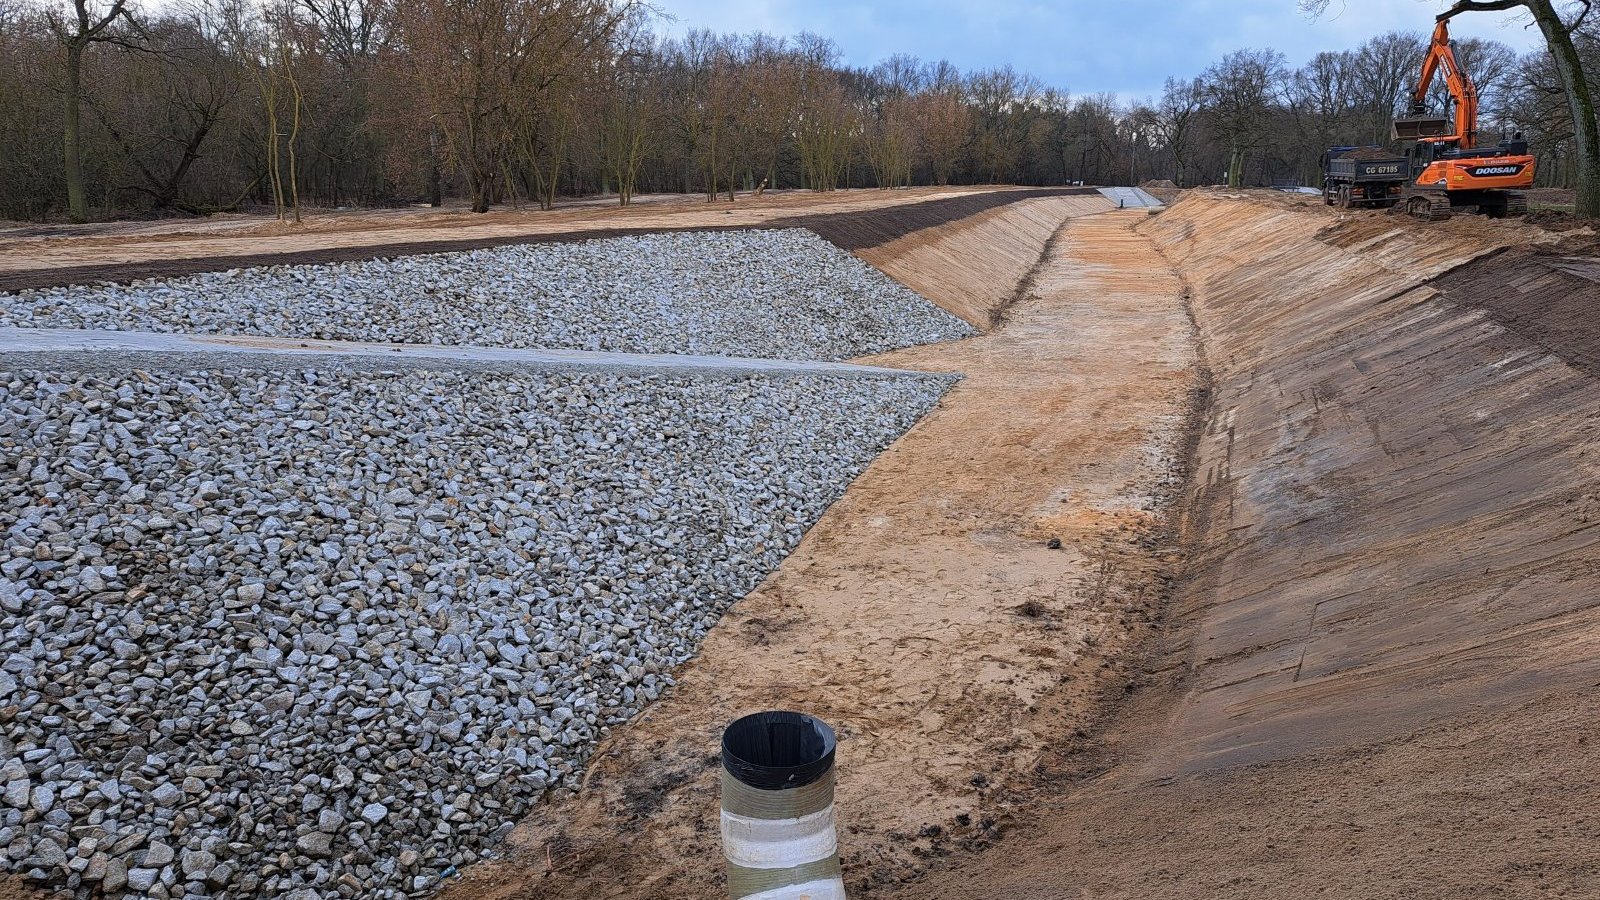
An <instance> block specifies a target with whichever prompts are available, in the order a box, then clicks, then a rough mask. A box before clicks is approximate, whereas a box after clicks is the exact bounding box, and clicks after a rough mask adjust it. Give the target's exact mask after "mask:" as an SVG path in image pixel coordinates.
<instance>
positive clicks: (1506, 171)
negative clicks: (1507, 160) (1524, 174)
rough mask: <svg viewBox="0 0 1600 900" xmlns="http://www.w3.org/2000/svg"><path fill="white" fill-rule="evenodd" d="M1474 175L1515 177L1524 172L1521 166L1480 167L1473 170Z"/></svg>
mask: <svg viewBox="0 0 1600 900" xmlns="http://www.w3.org/2000/svg"><path fill="white" fill-rule="evenodd" d="M1471 171H1472V174H1473V175H1476V176H1479V177H1482V176H1485V175H1515V174H1517V173H1518V172H1521V171H1522V167H1521V166H1478V167H1476V168H1474V169H1472V170H1471Z"/></svg>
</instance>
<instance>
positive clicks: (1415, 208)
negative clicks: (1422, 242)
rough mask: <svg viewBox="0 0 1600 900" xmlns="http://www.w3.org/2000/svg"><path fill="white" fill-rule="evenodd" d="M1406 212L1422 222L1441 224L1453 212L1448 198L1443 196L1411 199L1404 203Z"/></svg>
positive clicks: (1425, 196)
mask: <svg viewBox="0 0 1600 900" xmlns="http://www.w3.org/2000/svg"><path fill="white" fill-rule="evenodd" d="M1406 212H1408V213H1410V214H1411V215H1412V216H1413V217H1415V218H1418V219H1421V220H1423V221H1424V222H1443V221H1444V220H1445V219H1448V218H1450V216H1451V215H1452V213H1453V212H1454V211H1453V210H1452V209H1451V208H1450V198H1449V197H1446V196H1444V195H1442V194H1441V195H1439V196H1427V195H1424V196H1420V197H1412V198H1411V199H1409V200H1407V201H1406Z"/></svg>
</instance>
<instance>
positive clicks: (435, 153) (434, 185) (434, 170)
mask: <svg viewBox="0 0 1600 900" xmlns="http://www.w3.org/2000/svg"><path fill="white" fill-rule="evenodd" d="M443 181H444V177H443V175H442V174H441V173H440V172H439V127H438V126H437V125H435V126H434V127H432V128H430V129H429V130H428V205H429V206H432V207H434V208H435V209H437V208H438V207H441V206H443V205H444V189H443Z"/></svg>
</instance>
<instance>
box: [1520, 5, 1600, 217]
mask: <svg viewBox="0 0 1600 900" xmlns="http://www.w3.org/2000/svg"><path fill="white" fill-rule="evenodd" d="M1528 9H1530V10H1532V11H1533V18H1534V21H1536V22H1538V23H1539V30H1540V31H1542V32H1544V37H1545V41H1546V42H1547V43H1549V45H1550V56H1551V58H1552V59H1553V60H1554V61H1555V64H1556V72H1557V73H1558V74H1559V75H1560V76H1561V86H1562V88H1564V89H1565V91H1566V95H1567V109H1568V111H1569V112H1570V113H1571V114H1572V143H1573V146H1574V148H1575V149H1576V150H1577V156H1578V158H1577V164H1578V197H1577V208H1576V212H1577V214H1578V215H1580V216H1584V217H1586V218H1593V217H1597V216H1600V131H1597V128H1596V122H1595V115H1594V100H1593V98H1592V97H1591V96H1590V95H1589V82H1588V81H1587V80H1585V78H1584V73H1583V62H1582V60H1581V59H1580V57H1579V56H1578V48H1577V47H1575V46H1573V43H1572V34H1571V32H1569V31H1568V30H1567V25H1566V23H1565V22H1563V21H1561V17H1560V16H1559V15H1558V14H1557V13H1556V10H1555V5H1554V4H1553V3H1551V2H1550V0H1528Z"/></svg>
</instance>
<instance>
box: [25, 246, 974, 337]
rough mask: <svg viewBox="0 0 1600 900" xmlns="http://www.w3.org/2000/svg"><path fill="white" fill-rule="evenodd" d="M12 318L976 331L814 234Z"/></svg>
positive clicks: (362, 265)
mask: <svg viewBox="0 0 1600 900" xmlns="http://www.w3.org/2000/svg"><path fill="white" fill-rule="evenodd" d="M0 326H12V327H22V328H47V327H59V328H113V329H120V330H131V331H165V332H188V333H195V334H255V335H269V336H274V337H296V338H326V339H335V340H357V341H377V342H401V343H420V344H476V345H481V346H489V347H521V348H534V347H540V348H558V349H573V350H613V351H624V352H636V353H698V354H713V355H730V356H759V357H769V358H777V359H830V360H831V359H846V358H849V357H853V356H862V355H865V354H869V353H879V352H883V351H886V350H892V349H895V348H898V347H906V346H911V345H914V344H926V343H933V342H936V341H947V340H954V339H957V338H962V337H967V336H969V335H971V334H973V333H974V332H973V329H972V328H971V327H970V326H969V325H967V324H966V323H965V322H963V321H962V320H961V319H959V318H957V317H955V316H953V315H951V314H949V313H947V312H945V311H944V310H942V309H940V308H939V307H937V306H935V305H933V304H932V303H929V302H928V301H927V300H925V299H923V298H922V297H921V296H919V295H918V294H916V293H915V292H914V291H912V290H910V289H909V288H906V287H904V286H903V285H901V284H899V283H898V282H896V281H894V280H892V279H890V278H889V277H888V276H886V275H884V274H883V273H882V272H879V271H878V270H877V269H874V268H872V267H871V266H869V265H867V264H866V263H864V262H862V261H861V260H859V259H857V258H855V257H854V256H852V255H851V254H849V253H846V252H845V251H843V250H840V249H839V248H837V247H835V246H834V245H832V244H830V243H828V242H827V241H824V240H823V239H821V238H819V237H817V236H816V235H815V234H812V233H811V232H809V231H806V230H804V229H784V230H776V231H725V232H698V233H683V234H656V235H645V236H641V237H625V238H612V239H605V240H593V241H582V242H579V243H570V244H542V245H523V246H510V247H500V248H495V249H488V250H475V251H471V252H464V253H438V254H430V255H424V256H406V257H398V258H395V259H389V260H369V261H365V262H353V263H341V264H337V265H314V266H273V267H270V268H255V269H234V270H232V271H228V272H216V273H208V274H203V275H195V276H190V277H186V278H176V279H172V280H170V281H146V282H138V283H135V284H132V285H112V284H102V285H95V286H86V287H71V288H52V289H48V290H37V291H24V292H21V293H17V294H0Z"/></svg>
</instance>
